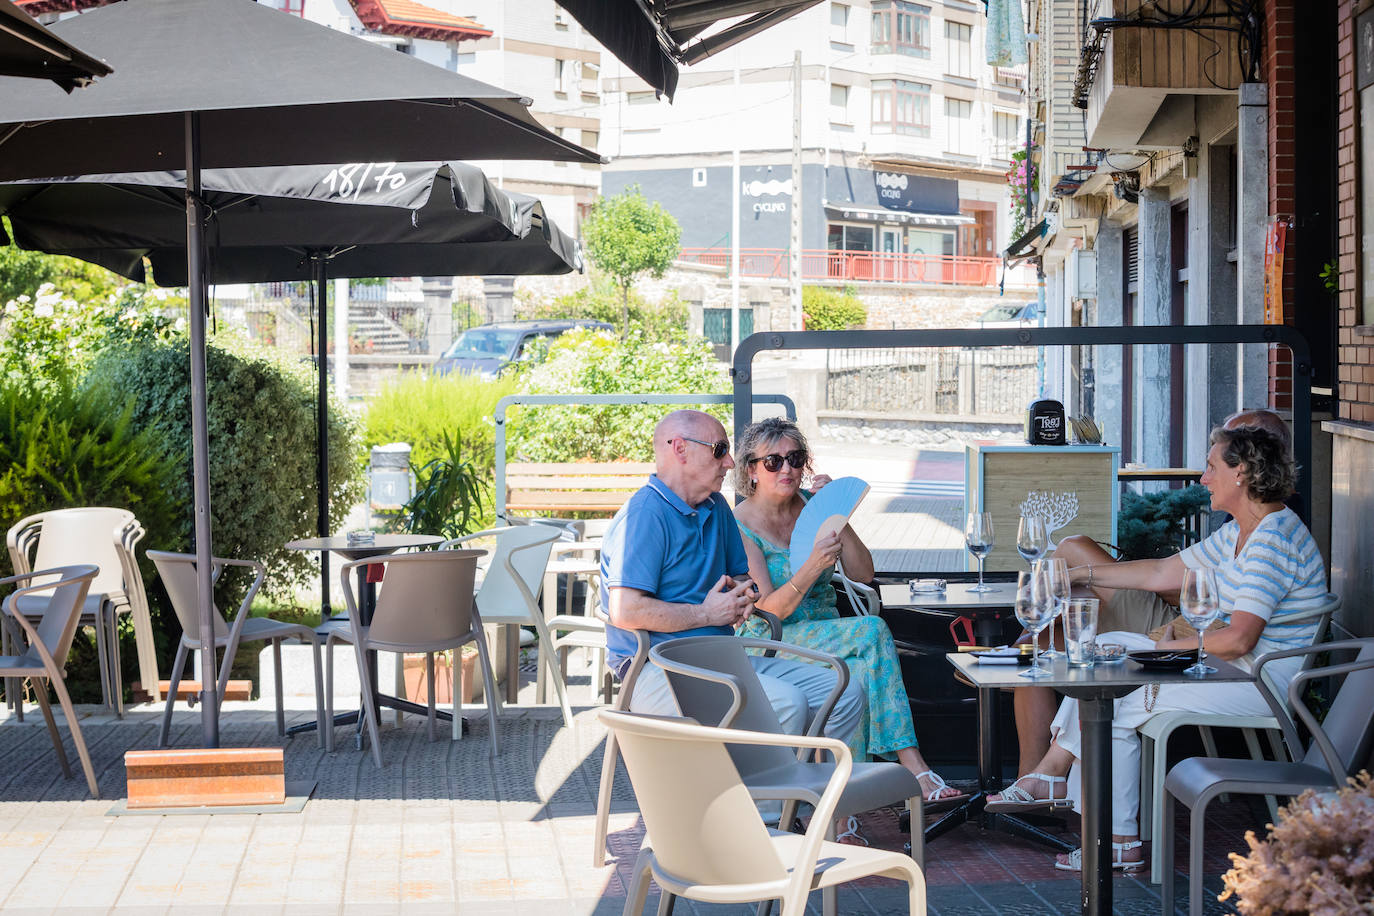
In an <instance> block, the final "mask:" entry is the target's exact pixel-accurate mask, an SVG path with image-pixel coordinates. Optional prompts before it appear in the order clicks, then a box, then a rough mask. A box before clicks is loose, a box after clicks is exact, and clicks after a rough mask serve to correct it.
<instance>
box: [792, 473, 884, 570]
mask: <svg viewBox="0 0 1374 916" xmlns="http://www.w3.org/2000/svg"><path fill="white" fill-rule="evenodd" d="M867 494H868V483H867V482H866V481H863V480H860V479H859V478H857V477H841V478H840V479H839V480H832V481H830V483H828V484H826V485H825V486H824V487H822V488H821V489H820V490H818V491H817V492H816V495H814V496H812V497H811V500H810V501H809V502H808V503H807V504H806V506H805V507H804V508H803V509H802V511H801V515H799V516H797V524H796V525H795V526H793V528H792V542H791V544H789V545H788V550H789V555H790V557H791V562H792V569H794V570H797V569H801V567H802V565H803V564H805V563H806V559H807V557H809V556H811V550H812V548H814V547H815V546H816V541H817V540H818V539H819V538H821V537H822V536H823V535H825V534H830V533H831V532H834V531H840V530H842V529H843V528H844V526H845V525H846V524H848V523H849V516H851V515H853V514H854V510H855V509H857V508H858V506H859V503H860V502H862V501H863V498H864V496H866V495H867Z"/></svg>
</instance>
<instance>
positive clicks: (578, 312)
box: [519, 277, 688, 341]
mask: <svg viewBox="0 0 1374 916" xmlns="http://www.w3.org/2000/svg"><path fill="white" fill-rule="evenodd" d="M519 317H521V318H527V319H537V320H548V321H553V320H558V319H572V318H587V319H591V320H593V321H606V322H610V323H611V324H614V325H620V324H621V322H623V321H624V320H625V317H626V309H625V308H624V306H623V297H622V295H621V291H620V290H619V289H618V288H617V287H616V285H615V281H614V280H613V279H612V278H610V277H597V278H594V279H593V280H592V282H591V283H589V284H588V285H586V286H584V287H582V288H581V289H579V290H577V291H576V292H573V293H569V294H567V295H566V296H559V297H558V298H556V299H554V300H553V301H552V302H545V303H541V304H538V305H532V306H527V307H525V308H523V309H521V310H520V314H519ZM628 317H629V322H630V324H629V329H628V330H629V332H630V333H639V334H642V335H643V337H644V339H645V340H664V341H681V340H685V339H686V337H687V318H688V315H687V304H686V303H685V302H683V301H682V300H681V299H679V298H678V297H677V293H676V292H672V291H670V292H669V293H668V294H667V295H666V296H664V297H663V299H662V300H660V301H659V302H650V301H649V300H647V299H645V298H644V297H643V296H641V295H640V294H639V293H637V292H636V291H634V290H633V289H632V290H630V293H629V307H628ZM622 330H625V329H624V328H623V327H622Z"/></svg>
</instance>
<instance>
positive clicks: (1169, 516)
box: [1116, 484, 1211, 560]
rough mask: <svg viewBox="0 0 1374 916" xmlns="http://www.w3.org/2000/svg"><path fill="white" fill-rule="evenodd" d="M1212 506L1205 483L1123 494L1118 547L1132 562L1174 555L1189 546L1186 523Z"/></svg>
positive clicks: (1117, 521) (1118, 529)
mask: <svg viewBox="0 0 1374 916" xmlns="http://www.w3.org/2000/svg"><path fill="white" fill-rule="evenodd" d="M1210 504H1211V496H1210V495H1209V494H1208V493H1207V488H1206V487H1204V486H1202V485H1201V484H1193V485H1192V486H1189V487H1184V488H1183V489H1181V490H1161V491H1159V492H1157V493H1146V494H1144V495H1141V494H1139V493H1133V492H1131V491H1130V490H1127V491H1125V492H1124V493H1122V494H1121V512H1120V514H1119V515H1118V516H1117V520H1116V545H1117V546H1118V547H1120V548H1121V552H1122V556H1123V557H1125V558H1126V559H1128V560H1144V559H1152V558H1157V557H1168V556H1172V555H1173V554H1176V553H1178V552H1179V550H1181V549H1182V548H1183V547H1184V546H1186V545H1185V544H1184V543H1183V523H1184V521H1185V520H1186V519H1187V518H1188V516H1190V515H1193V514H1195V513H1197V512H1200V511H1202V510H1203V509H1206V508H1207V507H1208V506H1209V505H1210Z"/></svg>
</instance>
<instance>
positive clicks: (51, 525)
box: [5, 506, 158, 717]
mask: <svg viewBox="0 0 1374 916" xmlns="http://www.w3.org/2000/svg"><path fill="white" fill-rule="evenodd" d="M143 534H144V531H143V526H142V525H140V524H139V523H138V519H136V518H134V514H133V513H132V512H130V511H128V510H127V509H111V508H106V507H100V506H92V507H84V508H76V509H54V510H52V511H49V512H40V513H38V514H37V515H30V516H29V517H27V518H24V519H21V520H20V521H19V522H18V523H17V524H16V525H14V526H13V527H12V528H10V530H9V533H8V535H7V536H6V539H5V540H6V546H7V547H8V548H9V555H10V563H11V564H12V565H13V567H14V571H15V573H17V574H23V573H28V572H31V571H33V570H34V569H44V568H50V567H56V566H66V565H69V564H73V563H92V564H94V565H95V566H96V567H97V568H98V569H99V570H100V571H99V573H98V574H97V575H96V580H95V582H93V583H92V584H91V588H90V591H89V593H88V594H87V595H86V603H85V605H84V606H83V608H82V612H81V626H88V627H92V628H93V629H94V630H95V646H96V657H97V661H98V664H99V668H100V690H101V695H102V697H103V699H104V703H105V705H106V706H108V707H109V708H111V709H113V710H114V711H115V714H116V715H117V716H121V717H122V716H123V715H124V687H123V684H122V683H121V676H120V663H119V631H118V628H117V626H116V621H117V620H118V616H119V614H121V613H127V614H131V615H132V616H133V621H134V637H135V640H136V642H137V646H138V676H139V681H140V683H141V685H142V687H143V690H144V692H145V693H147V694H148V695H149V696H151V697H152V698H153V699H154V700H156V699H157V698H158V672H157V652H156V650H155V647H154V643H153V624H152V617H151V616H150V615H149V613H148V598H147V596H146V594H145V593H144V591H143V576H142V574H141V573H140V572H139V569H138V560H137V557H136V556H135V553H134V548H135V546H136V545H137V544H138V542H139V541H140V540H142V539H143ZM46 600H47V596H46V593H45V592H44V591H43V590H41V589H39V590H37V591H35V592H34V593H32V594H30V595H28V596H26V597H25V598H24V600H23V601H22V602H20V604H19V610H21V611H22V612H23V613H24V614H25V615H27V616H28V617H29V619H30V620H36V619H37V618H38V616H39V615H40V614H41V613H42V611H43V606H44V602H45V601H46Z"/></svg>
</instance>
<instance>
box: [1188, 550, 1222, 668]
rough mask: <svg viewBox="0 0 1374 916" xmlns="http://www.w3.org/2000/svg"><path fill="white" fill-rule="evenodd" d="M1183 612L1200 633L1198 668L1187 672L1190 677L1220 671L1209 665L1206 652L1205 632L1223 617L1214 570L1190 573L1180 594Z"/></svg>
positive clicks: (1191, 571)
mask: <svg viewBox="0 0 1374 916" xmlns="http://www.w3.org/2000/svg"><path fill="white" fill-rule="evenodd" d="M1178 598H1179V603H1178V609H1179V612H1180V613H1182V614H1183V619H1184V620H1186V621H1188V623H1190V624H1192V626H1193V628H1194V629H1195V630H1197V664H1195V665H1190V666H1188V667H1187V668H1184V669H1183V673H1184V674H1186V675H1188V676H1189V677H1206V676H1207V675H1209V674H1215V673H1216V671H1217V669H1215V668H1213V667H1212V666H1211V665H1208V664H1206V661H1207V653H1206V651H1204V650H1203V648H1202V631H1203V630H1205V629H1207V627H1208V625H1210V624H1211V622H1212V621H1213V620H1216V619H1217V615H1218V614H1220V613H1221V598H1220V595H1219V594H1218V593H1217V574H1216V570H1214V569H1208V568H1203V569H1186V570H1184V571H1183V588H1182V589H1181V590H1180V591H1179V595H1178Z"/></svg>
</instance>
